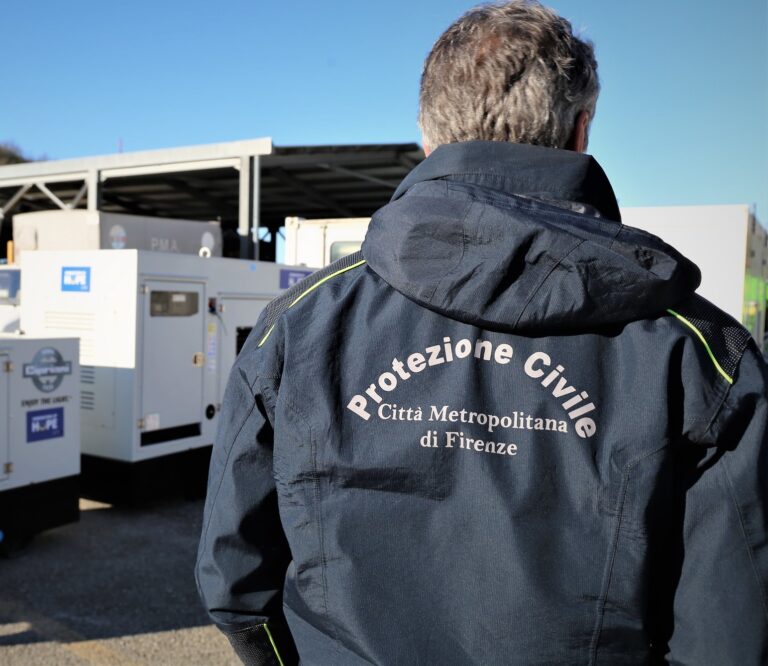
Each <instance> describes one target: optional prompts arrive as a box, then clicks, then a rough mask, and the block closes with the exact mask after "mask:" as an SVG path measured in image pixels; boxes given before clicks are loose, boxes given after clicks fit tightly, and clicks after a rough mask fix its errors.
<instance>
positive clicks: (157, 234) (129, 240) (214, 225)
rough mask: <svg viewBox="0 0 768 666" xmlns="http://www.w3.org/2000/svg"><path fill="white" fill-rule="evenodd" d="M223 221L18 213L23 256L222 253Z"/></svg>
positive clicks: (17, 243)
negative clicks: (104, 252) (66, 252)
mask: <svg viewBox="0 0 768 666" xmlns="http://www.w3.org/2000/svg"><path fill="white" fill-rule="evenodd" d="M221 243H222V239H221V225H220V224H219V223H218V222H198V221H195V220H178V219H166V218H162V217H143V216H139V215H123V214H121V213H104V212H102V211H89V210H44V211H38V212H35V213H19V214H17V215H14V216H13V244H14V251H15V253H16V258H17V260H20V259H21V257H22V255H23V254H24V252H26V251H28V250H99V249H102V250H124V249H134V250H152V251H154V252H172V253H179V254H195V255H199V254H201V253H202V254H204V255H206V256H214V257H220V256H221V254H222V245H221Z"/></svg>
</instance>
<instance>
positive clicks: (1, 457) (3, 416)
mask: <svg viewBox="0 0 768 666" xmlns="http://www.w3.org/2000/svg"><path fill="white" fill-rule="evenodd" d="M10 399H11V367H10V365H9V359H8V356H7V355H5V354H0V484H2V482H3V481H7V480H8V478H9V477H10V469H11V468H10V465H11V424H10V418H9V417H10ZM0 488H2V485H0Z"/></svg>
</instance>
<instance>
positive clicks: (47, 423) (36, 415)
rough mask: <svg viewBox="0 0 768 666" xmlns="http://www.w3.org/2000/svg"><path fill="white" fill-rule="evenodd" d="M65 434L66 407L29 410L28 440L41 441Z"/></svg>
mask: <svg viewBox="0 0 768 666" xmlns="http://www.w3.org/2000/svg"><path fill="white" fill-rule="evenodd" d="M63 436H64V408H63V407H54V408H53V409H38V410H37V411H34V412H27V441H28V442H39V441H41V440H43V439H55V438H56V437H63Z"/></svg>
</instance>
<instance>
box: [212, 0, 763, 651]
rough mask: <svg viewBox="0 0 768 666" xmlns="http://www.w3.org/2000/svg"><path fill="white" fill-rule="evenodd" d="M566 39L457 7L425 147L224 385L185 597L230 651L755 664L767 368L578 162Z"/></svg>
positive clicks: (673, 257) (590, 77)
mask: <svg viewBox="0 0 768 666" xmlns="http://www.w3.org/2000/svg"><path fill="white" fill-rule="evenodd" d="M597 93H598V81H597V74H596V63H595V60H594V56H593V51H592V47H591V45H589V44H588V43H586V42H584V41H581V40H580V39H578V38H576V37H574V36H573V34H572V31H571V26H570V24H569V23H568V22H567V21H565V20H563V19H562V18H560V17H558V16H557V15H556V14H554V13H553V12H552V11H550V10H549V9H546V8H544V7H542V6H541V5H539V4H537V3H535V2H525V1H523V0H516V1H513V2H509V3H506V4H503V5H498V6H485V7H480V8H478V9H475V10H473V11H470V12H469V13H468V14H466V15H465V16H464V17H462V18H461V19H459V20H458V21H457V22H456V23H455V24H454V25H452V26H451V27H450V28H449V29H448V30H447V31H446V32H445V34H443V35H442V37H440V39H439V40H438V41H437V43H436V44H435V46H434V47H433V49H432V52H431V53H430V55H429V57H428V58H427V61H426V65H425V68H424V73H423V77H422V82H421V98H420V103H421V107H420V116H419V118H420V125H421V128H422V131H423V134H424V142H425V145H426V146H427V147H428V149H429V148H436V150H435V151H434V153H433V154H431V155H430V156H429V157H428V158H427V159H426V160H425V161H424V162H423V163H422V164H421V165H419V166H418V167H417V168H416V169H414V171H413V172H412V173H411V174H410V175H409V176H408V177H407V178H406V179H405V181H404V182H403V183H402V184H401V185H400V187H399V188H398V190H397V191H396V193H395V195H394V197H393V198H392V201H391V203H389V204H388V205H387V206H385V207H384V208H382V209H381V210H380V211H378V212H377V213H376V214H375V215H374V217H373V220H372V222H371V225H370V228H369V231H368V235H367V237H366V239H365V243H364V244H363V248H362V253H358V254H357V255H354V256H352V257H349V258H347V259H344V260H342V261H340V262H338V263H336V264H335V265H332V266H331V267H329V268H327V269H325V270H323V271H321V272H320V273H318V274H316V275H315V276H313V277H312V278H310V279H309V280H308V281H306V282H304V283H302V284H300V285H299V286H298V287H296V288H295V289H293V290H291V292H289V293H288V294H286V295H285V296H284V297H282V298H280V299H278V300H277V301H276V302H274V303H273V304H272V305H271V306H270V307H269V309H268V310H267V311H266V312H265V313H264V315H263V316H262V318H261V320H260V323H259V324H258V326H257V327H256V329H255V331H254V334H253V335H252V337H251V338H250V340H249V341H248V343H247V344H246V347H245V348H244V350H243V352H242V354H241V355H240V357H239V359H238V362H237V364H236V367H235V369H234V371H233V373H232V378H231V380H230V385H229V388H228V391H227V396H226V398H225V407H224V412H223V415H222V417H223V418H222V420H223V422H224V424H225V425H224V427H223V428H222V429H221V433H220V436H219V438H218V441H217V443H216V446H215V449H214V456H213V461H212V466H211V477H210V489H209V494H208V500H207V505H206V512H205V514H206V515H205V527H204V533H203V537H202V541H201V545H200V557H199V562H198V569H197V575H198V581H199V586H200V590H201V593H202V595H203V598H204V600H205V603H206V605H207V608H208V609H209V612H210V614H211V616H212V617H213V619H214V620H215V622H216V623H217V625H218V626H219V627H220V628H221V629H222V630H223V631H225V632H226V633H227V635H228V637H229V638H230V641H231V642H232V645H233V646H234V648H235V650H236V651H237V653H238V654H239V655H240V657H241V658H242V659H243V661H244V662H246V663H251V664H288V663H296V660H297V652H298V654H299V655H300V658H301V663H302V664H308V665H309V664H313V665H314V664H317V665H323V666H339V665H357V664H381V665H387V666H389V665H393V664H403V665H405V664H408V665H410V664H425V665H438V664H439V665H452V664H462V665H463V664H482V665H489V664H597V663H600V664H646V663H664V662H669V663H675V664H697V665H702V664H718V665H724V664H740V665H743V664H761V663H762V664H765V663H768V626H767V624H766V593H767V589H766V583H767V582H768V534H767V533H766V522H767V520H768V516H767V515H766V488H767V487H768V475H767V474H766V471H767V469H768V466H767V463H766V460H767V459H768V446H767V444H768V443H767V442H766V429H767V425H766V424H767V423H768V401H767V400H766V368H765V366H764V364H763V362H762V360H761V359H760V357H759V354H758V352H757V349H756V346H755V344H754V342H753V341H752V340H751V339H750V337H749V335H748V334H747V332H746V331H745V330H744V329H743V328H742V327H741V326H740V325H739V324H738V323H737V322H735V321H733V320H732V319H730V318H729V317H728V316H727V315H725V314H723V313H722V312H721V311H719V310H718V309H717V308H715V307H714V306H712V305H711V304H709V303H708V302H706V301H705V300H703V299H702V298H700V297H698V296H697V295H696V294H695V293H694V290H695V289H696V287H697V286H698V284H699V271H698V269H697V268H696V267H695V266H694V265H693V264H692V263H691V262H690V261H688V260H687V259H685V258H684V257H683V256H681V255H680V254H679V253H678V252H676V251H675V250H674V249H673V248H671V247H669V246H668V245H666V244H664V243H663V242H662V241H661V240H659V239H658V238H656V237H654V236H651V235H649V234H647V233H644V232H641V231H638V230H636V229H631V228H628V227H623V226H622V225H621V224H620V221H619V211H618V207H617V204H616V200H615V198H614V195H613V192H612V190H611V187H610V185H609V183H608V180H607V179H606V177H605V175H604V174H603V172H602V170H601V169H600V167H599V166H598V164H597V163H596V162H595V161H594V160H593V159H592V158H591V157H588V156H586V155H584V154H583V151H584V150H585V148H586V146H587V135H588V130H589V124H590V120H591V118H592V117H593V114H594V109H595V101H596V97H597Z"/></svg>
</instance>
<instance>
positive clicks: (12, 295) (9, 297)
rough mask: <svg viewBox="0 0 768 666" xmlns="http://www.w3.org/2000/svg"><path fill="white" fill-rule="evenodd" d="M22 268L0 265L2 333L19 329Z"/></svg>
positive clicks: (0, 325)
mask: <svg viewBox="0 0 768 666" xmlns="http://www.w3.org/2000/svg"><path fill="white" fill-rule="evenodd" d="M20 289H21V270H20V269H19V267H18V266H7V265H6V266H0V333H14V332H15V331H18V330H19V303H20V301H19V291H20Z"/></svg>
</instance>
